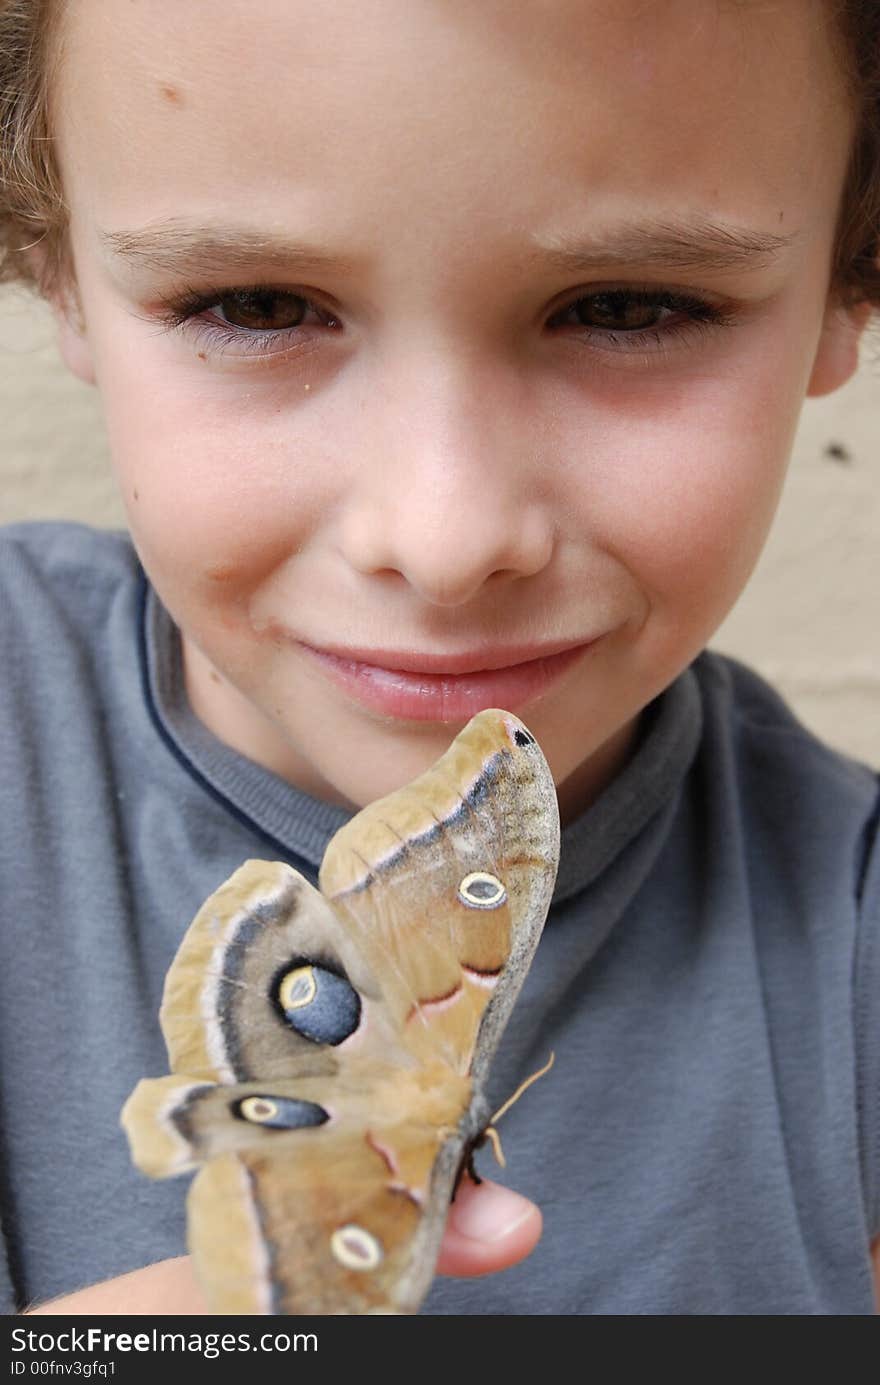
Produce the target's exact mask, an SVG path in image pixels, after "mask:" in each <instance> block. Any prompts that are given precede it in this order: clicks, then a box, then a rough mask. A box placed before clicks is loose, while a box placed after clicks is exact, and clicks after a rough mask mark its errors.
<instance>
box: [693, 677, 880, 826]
mask: <svg viewBox="0 0 880 1385" xmlns="http://www.w3.org/2000/svg"><path fill="white" fill-rule="evenodd" d="M693 671H694V673H695V675H696V678H697V682H698V686H699V689H700V697H701V702H702V711H703V722H704V733H703V743H704V749H705V753H706V754H707V755H708V756H709V757H710V759H711V767H712V772H713V774H714V775H717V776H718V777H719V778H721V779H724V780H726V781H727V782H728V784H729V785H730V787H731V788H732V789H734V790H735V791H736V793H737V794H738V795H739V796H740V798H741V799H743V800H745V801H746V802H749V803H751V804H753V806H756V804H757V803H759V804H761V805H762V806H763V811H764V814H765V815H766V816H767V817H768V818H770V819H771V820H772V821H774V822H775V823H776V824H777V825H781V823H782V822H784V824H785V825H786V826H787V827H788V829H789V830H790V831H791V830H803V829H804V827H805V825H806V823H807V822H808V821H809V822H811V823H812V826H813V830H814V831H815V830H818V829H821V827H822V826H823V825H824V826H826V827H829V828H830V827H832V820H833V817H834V814H835V813H838V814H840V813H842V814H844V816H845V818H846V820H847V823H848V827H849V830H850V831H852V830H853V828H857V826H858V824H859V823H861V825H862V827H863V828H864V829H865V830H870V828H871V825H872V824H873V826H874V828H875V829H876V813H877V804H878V790H880V779H878V773H877V770H876V769H874V768H872V767H871V766H869V765H866V764H863V763H861V762H860V761H858V760H855V759H853V758H852V757H850V756H848V755H845V754H843V753H842V752H841V751H838V750H835V749H834V748H833V747H831V746H829V745H827V744H826V743H825V742H824V741H822V740H821V739H820V738H819V737H818V736H817V735H815V734H814V733H813V732H812V731H810V730H809V728H808V727H806V726H805V725H804V724H803V722H802V721H800V719H799V718H798V716H797V715H796V713H795V712H794V711H793V710H792V708H791V707H790V706H789V705H788V703H787V702H786V701H785V700H784V698H782V697H781V696H780V694H779V693H778V692H777V691H776V690H775V689H774V688H772V687H771V686H770V684H769V683H767V682H766V681H765V680H764V679H763V678H762V677H761V676H760V675H759V674H757V673H755V672H754V670H753V669H750V668H747V667H746V665H745V664H741V663H739V662H738V661H737V660H735V659H731V658H729V657H727V656H725V655H721V654H716V653H712V652H707V653H704V654H703V655H701V656H700V658H699V659H698V660H697V661H696V662H695V664H694V665H693Z"/></svg>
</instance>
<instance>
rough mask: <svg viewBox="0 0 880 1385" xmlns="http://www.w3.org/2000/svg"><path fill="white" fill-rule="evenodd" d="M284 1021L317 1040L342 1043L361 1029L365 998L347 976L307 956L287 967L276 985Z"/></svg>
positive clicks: (277, 1006)
mask: <svg viewBox="0 0 880 1385" xmlns="http://www.w3.org/2000/svg"><path fill="white" fill-rule="evenodd" d="M274 1000H275V1004H276V1008H277V1009H278V1010H279V1012H280V1014H281V1017H282V1019H283V1020H284V1023H285V1024H286V1025H288V1026H289V1027H290V1028H291V1029H295V1030H296V1032H297V1033H298V1034H301V1035H302V1036H303V1038H304V1039H311V1040H312V1042H313V1043H316V1044H334V1045H335V1044H341V1043H342V1041H343V1039H347V1038H348V1036H349V1034H353V1033H354V1031H355V1030H356V1029H357V1027H358V1025H359V1023H360V1018H361V998H360V996H359V995H358V993H357V991H356V990H355V989H354V987H353V986H352V984H351V982H350V981H349V980H348V979H347V977H345V976H340V975H339V974H338V973H337V972H335V971H330V969H329V968H328V967H322V966H319V965H318V964H317V963H316V962H309V961H306V960H305V959H303V960H302V961H301V962H298V963H297V964H295V965H293V966H290V967H287V968H285V970H284V971H283V972H282V973H281V974H280V975H279V976H278V978H277V979H276V982H275V985H274Z"/></svg>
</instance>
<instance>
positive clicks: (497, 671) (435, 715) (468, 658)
mask: <svg viewBox="0 0 880 1385" xmlns="http://www.w3.org/2000/svg"><path fill="white" fill-rule="evenodd" d="M595 643H596V641H595V640H591V641H588V642H585V643H581V644H575V645H572V644H567V645H564V646H559V645H556V646H552V645H544V646H543V647H541V649H540V652H536V651H535V648H534V646H532V647H531V649H530V648H528V647H526V646H518V647H513V646H506V647H505V648H504V649H500V648H491V647H488V646H487V647H486V648H485V649H482V650H479V651H469V652H465V653H461V654H454V655H451V654H420V653H415V652H411V651H402V650H396V651H395V650H369V651H368V650H353V649H345V650H339V649H333V650H331V649H317V648H315V647H314V646H312V645H308V644H302V645H301V647H302V648H303V649H304V650H305V651H306V653H307V654H308V655H309V657H310V658H311V659H312V660H313V661H314V662H315V663H316V664H317V665H318V667H320V668H321V669H322V670H323V672H324V673H325V674H326V675H327V676H328V677H329V678H330V679H331V680H332V681H333V682H334V683H335V684H336V685H337V686H338V687H340V688H341V689H342V690H343V691H344V692H345V693H347V694H348V695H349V696H351V697H353V698H354V699H355V700H356V701H357V702H359V703H361V705H363V706H366V707H368V708H371V709H372V710H374V711H377V712H381V713H382V714H383V715H385V716H392V717H399V718H402V719H405V720H409V721H459V720H461V719H463V718H467V717H472V716H474V715H475V714H476V713H477V712H480V711H483V710H484V709H485V708H487V707H503V708H505V709H506V710H507V711H511V712H512V711H516V710H517V709H518V708H520V707H523V706H525V705H526V704H527V703H529V702H532V701H534V700H535V699H536V698H537V697H540V696H541V695H542V694H543V693H545V692H546V691H547V690H548V689H549V688H550V686H551V685H552V684H554V683H555V682H556V681H557V680H558V679H559V678H561V677H562V675H563V674H564V673H565V672H567V670H568V669H569V668H571V667H572V665H573V664H575V663H576V662H577V661H578V660H579V659H581V658H582V657H583V656H584V655H585V654H586V652H587V651H588V650H589V649H591V648H592V647H593V645H595Z"/></svg>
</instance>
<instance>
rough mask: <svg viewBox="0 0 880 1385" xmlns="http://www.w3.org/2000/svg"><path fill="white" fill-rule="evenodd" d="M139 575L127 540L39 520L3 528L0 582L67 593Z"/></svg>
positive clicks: (109, 532)
mask: <svg viewBox="0 0 880 1385" xmlns="http://www.w3.org/2000/svg"><path fill="white" fill-rule="evenodd" d="M138 570H139V565H138V560H137V555H136V554H135V551H134V547H133V545H132V542H131V539H130V538H129V536H128V534H126V533H124V532H122V531H120V530H111V529H94V528H92V527H91V526H90V525H87V524H74V523H68V522H66V521H62V520H40V521H35V522H33V523H25V524H7V525H2V526H0V582H2V584H3V588H4V593H5V592H7V591H9V592H10V593H14V591H15V589H16V587H18V588H20V589H22V590H23V589H25V588H28V587H29V588H31V589H39V588H42V589H44V590H45V589H47V588H49V587H53V588H55V589H57V590H58V591H59V592H61V593H63V592H65V591H67V590H68V589H69V588H70V586H71V584H72V585H73V586H74V587H75V588H77V589H83V588H95V587H99V586H101V585H102V584H104V585H106V584H111V585H112V584H113V583H114V582H118V581H120V580H124V579H125V578H126V577H129V578H130V577H132V576H134V575H135V574H136V573H137V572H138Z"/></svg>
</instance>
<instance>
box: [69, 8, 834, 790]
mask: <svg viewBox="0 0 880 1385" xmlns="http://www.w3.org/2000/svg"><path fill="white" fill-rule="evenodd" d="M56 105H57V114H58V118H59V119H58V132H59V156H60V161H61V168H62V175H63V179H64V184H65V189H66V194H67V199H68V202H69V205H70V209H71V227H72V248H73V256H74V265H75V270H76V275H77V280H78V289H79V295H80V299H81V304H82V310H83V319H84V323H85V329H84V332H83V333H80V332H79V331H78V328H77V323H76V320H75V315H72V318H71V321H70V322H68V323H66V324H65V323H63V324H62V345H63V349H64V352H65V355H66V358H67V360H68V362H69V363H70V365H71V366H72V368H73V369H75V370H76V371H77V372H78V373H79V374H80V375H81V376H83V378H86V379H91V378H94V379H95V380H96V381H97V383H98V385H99V387H100V390H101V394H102V397H103V403H104V406H105V409H106V417H107V423H108V428H109V435H110V444H111V449H112V453H113V456H114V459H115V465H116V467H117V468H118V473H119V478H120V482H121V486H122V492H123V496H124V500H125V504H126V507H127V511H128V515H129V519H130V524H131V531H132V534H133V537H134V540H135V543H136V544H137V547H138V550H139V552H140V555H141V558H142V560H143V562H144V564H145V566H146V569H147V571H148V573H149V575H150V577H151V578H152V580H153V583H154V585H155V586H156V588H157V590H158V592H159V594H160V596H161V598H162V600H163V602H164V603H165V605H166V606H167V608H168V609H169V611H170V612H171V613H172V615H173V617H174V619H175V620H176V621H177V623H178V624H179V626H180V628H181V630H182V632H183V641H184V650H185V660H186V676H187V684H188V688H189V692H190V697H191V700H192V702H193V705H194V707H195V709H196V711H197V713H198V714H199V715H200V716H201V717H202V719H203V720H204V721H205V722H206V723H207V724H208V725H209V726H211V727H212V728H213V729H214V730H215V731H216V732H217V734H218V735H220V736H221V737H222V738H223V739H224V740H226V741H227V742H228V743H230V744H232V745H233V746H235V747H236V748H237V749H239V750H241V751H242V752H244V753H245V754H247V755H249V756H251V757H252V758H254V759H256V760H258V761H260V762H262V763H264V764H266V765H268V766H270V767H271V768H272V769H274V770H276V771H277V772H278V773H280V774H282V775H285V776H286V777H288V778H289V779H291V780H292V781H293V782H295V783H297V784H299V785H300V786H301V787H304V788H306V789H307V790H309V791H311V792H314V793H317V794H319V795H322V796H324V797H327V798H330V799H334V800H336V801H342V802H349V803H352V804H362V803H364V802H366V801H368V800H369V799H371V798H373V797H375V796H377V795H378V794H380V793H384V792H386V791H388V790H389V789H391V788H392V787H393V786H395V785H397V784H400V783H402V782H404V781H405V780H407V779H409V778H410V777H412V776H413V775H414V774H416V773H417V772H419V770H421V769H422V768H424V767H425V766H426V765H427V764H428V763H429V762H430V761H431V760H433V759H434V758H435V757H436V756H437V755H438V754H439V753H440V752H441V751H442V750H443V749H445V747H446V746H447V745H448V743H449V741H450V739H451V738H452V735H453V734H454V733H455V731H456V730H457V729H458V728H459V727H460V726H461V725H462V724H463V723H464V722H465V721H466V720H467V719H468V717H469V716H470V715H472V714H473V712H475V711H477V710H478V709H479V708H480V707H483V706H507V707H509V708H510V709H511V710H514V711H517V712H518V713H519V714H520V715H521V716H522V717H523V718H524V720H525V721H526V722H527V723H528V724H529V725H530V727H531V729H532V730H533V731H534V732H535V733H536V735H537V736H538V737H539V739H540V741H541V743H542V745H543V747H544V749H545V752H546V753H547V755H548V759H549V760H550V763H551V766H552V768H553V771H554V774H555V777H556V779H557V783H559V784H560V785H561V786H562V787H561V801H562V806H563V812H564V813H565V814H571V813H572V812H574V811H575V810H576V809H577V808H578V807H580V806H581V805H582V804H583V803H585V802H586V801H588V799H589V798H590V796H591V795H592V794H594V793H595V792H596V790H597V789H598V788H599V787H600V786H601V784H602V783H603V782H604V781H605V780H606V779H607V777H608V776H609V775H610V774H611V773H612V772H613V771H614V769H615V768H616V767H617V765H618V764H619V763H620V761H621V759H622V757H623V756H625V754H626V753H627V750H628V747H629V745H630V743H631V739H632V734H633V728H634V726H635V724H636V720H637V717H638V713H639V711H640V710H641V709H642V708H643V707H644V706H645V705H646V703H647V702H649V701H650V700H651V699H652V698H653V697H655V696H656V695H657V694H658V693H659V692H660V691H661V690H662V689H663V688H664V687H665V686H666V685H667V684H668V683H669V682H670V681H671V680H672V679H673V678H674V677H675V676H676V675H677V674H678V673H679V671H680V670H681V669H682V668H683V667H685V666H686V665H687V664H688V663H689V662H690V661H691V660H692V659H693V658H694V656H695V655H696V654H697V653H698V651H699V650H700V649H701V648H702V647H703V646H704V645H705V643H706V641H707V640H708V638H709V637H710V635H711V634H712V632H713V631H714V630H715V628H716V627H717V625H718V624H719V622H720V621H721V619H722V618H723V616H724V615H725V613H726V612H727V610H728V609H729V607H730V606H731V604H732V603H733V601H734V600H735V598H736V596H737V595H738V593H739V591H740V590H741V588H742V586H743V584H744V582H745V580H746V578H747V576H748V574H749V572H750V571H751V568H752V566H753V564H754V562H755V560H756V558H757V555H758V552H759V550H760V548H761V545H762V542H763V539H764V536H765V533H766V530H767V527H768V524H769V522H770V518H771V515H772V512H773V510H774V507H775V504H776V501H777V497H778V493H779V489H780V486H781V483H782V479H783V474H784V470H785V464H786V460H787V457H788V453H789V448H790V444H791V439H792V433H793V430H794V427H795V423H796V420H797V416H798V411H799V406H800V404H801V401H802V398H803V395H804V392H805V390H807V389H808V388H810V389H812V390H814V391H816V392H819V391H822V390H825V389H829V388H833V387H834V386H835V385H836V384H838V383H840V382H841V381H842V380H843V379H844V378H845V377H846V375H847V374H848V373H849V371H850V370H851V369H852V367H853V365H854V361H855V340H856V335H855V332H854V330H853V324H852V322H848V321H846V320H845V319H844V318H843V316H842V315H840V314H831V313H828V314H826V293H827V282H828V271H829V263H830V256H831V251H832V244H833V237H834V228H835V218H836V213H837V208H838V204H839V200H840V194H841V190H842V184H843V178H844V172H845V165H846V158H847V150H848V146H849V142H850V139H851V135H852V121H851V116H850V114H849V112H848V109H847V106H846V100H845V92H844V89H843V86H842V83H841V82H840V79H839V77H838V75H837V72H836V69H835V66H834V58H833V50H832V46H831V44H830V42H829V36H828V33H827V31H826V29H825V27H824V9H823V7H822V6H821V5H818V4H813V3H811V2H810V0H780V3H777V4H774V5H772V6H767V5H763V4H751V3H748V4H745V5H742V4H732V3H724V2H723V0H719V3H717V4H715V3H707V0H662V3H653V4H646V3H644V0H639V2H638V3H636V0H522V3H519V4H515V5H514V4H508V3H504V2H503V0H494V2H493V3H480V4H476V5H475V4H472V3H469V0H444V2H443V3H441V0H374V3H372V4H369V5H364V4H363V3H362V0H337V3H334V4H332V5H322V4H319V5H314V4H304V3H299V2H298V0H224V3H223V4H222V5H216V4H207V3H203V2H202V0H198V2H197V3H193V4H186V5H181V4H180V3H179V0H151V3H150V4H148V5H147V4H128V5H120V4H119V3H118V0H73V3H72V4H71V5H70V12H69V18H68V22H67V24H66V33H65V46H64V54H63V66H62V75H61V79H60V86H59V88H58V89H57V99H56ZM234 241H238V242H240V243H239V244H238V248H235V246H234V245H232V244H231V242H234ZM227 242H230V244H227ZM246 290H251V292H250V293H247V292H245V291H246ZM256 290H259V292H256ZM187 298H189V299H191V300H192V302H191V304H190V306H191V307H192V308H193V311H194V315H193V316H192V317H191V318H190V319H189V320H188V321H187V322H186V325H185V326H183V327H180V328H176V329H175V328H172V327H168V326H167V324H166V323H165V321H164V317H165V316H166V315H167V314H169V313H170V312H172V311H173V309H172V308H169V306H168V305H169V304H177V303H179V302H180V301H181V300H185V299H187ZM185 310H186V305H185V304H184V307H183V308H181V311H185ZM572 649H574V651H575V652H574V653H572V652H571V651H572ZM316 650H317V651H324V653H323V654H321V653H320V652H319V653H316V652H315V651H316ZM560 650H567V651H569V652H568V653H567V655H565V657H562V656H559V657H557V656H558V655H559V651H560ZM330 654H335V655H336V656H338V657H337V660H334V659H332V658H330ZM346 654H348V661H347V662H346V660H345V655H346ZM551 655H552V656H553V657H552V658H550V659H549V661H545V662H541V659H542V656H551ZM402 666H405V667H406V668H407V669H408V670H409V671H408V672H406V673H398V674H396V675H395V674H394V673H392V672H388V671H386V672H384V673H383V672H381V669H382V668H384V669H386V670H388V669H389V668H395V667H396V668H400V667H402ZM486 669H492V670H494V672H493V673H491V674H489V673H487V672H486V671H485V670H486ZM481 670H482V671H481ZM420 675H421V676H420ZM444 675H445V676H444Z"/></svg>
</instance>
